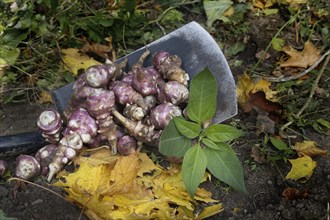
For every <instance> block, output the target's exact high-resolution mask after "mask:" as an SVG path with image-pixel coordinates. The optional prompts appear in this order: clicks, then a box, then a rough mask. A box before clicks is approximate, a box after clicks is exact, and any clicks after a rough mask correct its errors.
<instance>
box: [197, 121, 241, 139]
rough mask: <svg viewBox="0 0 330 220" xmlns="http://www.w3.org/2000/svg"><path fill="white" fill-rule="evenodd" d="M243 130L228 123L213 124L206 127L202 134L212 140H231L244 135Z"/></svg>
mask: <svg viewBox="0 0 330 220" xmlns="http://www.w3.org/2000/svg"><path fill="white" fill-rule="evenodd" d="M244 134H245V133H244V132H243V131H241V130H238V129H237V128H235V127H233V126H230V125H223V124H213V125H211V126H209V127H207V128H206V129H205V130H204V131H203V134H202V135H205V136H206V137H207V138H209V139H210V140H211V141H213V142H226V141H232V140H234V139H236V138H239V137H241V136H244Z"/></svg>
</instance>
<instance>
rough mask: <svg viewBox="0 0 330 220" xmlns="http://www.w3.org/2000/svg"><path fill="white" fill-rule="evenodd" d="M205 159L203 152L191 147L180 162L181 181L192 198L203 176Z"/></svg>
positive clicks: (195, 146) (196, 147)
mask: <svg viewBox="0 0 330 220" xmlns="http://www.w3.org/2000/svg"><path fill="white" fill-rule="evenodd" d="M206 165H207V158H206V156H205V153H204V150H203V149H202V148H201V147H200V146H199V145H198V144H196V145H194V146H193V147H191V148H190V149H189V150H188V151H187V152H186V154H185V156H184V158H183V162H182V179H183V182H184V183H185V185H186V188H187V191H188V193H189V194H190V195H191V196H192V197H193V196H194V194H195V192H196V190H197V188H198V186H199V184H200V182H201V181H202V178H203V176H204V174H205V170H206Z"/></svg>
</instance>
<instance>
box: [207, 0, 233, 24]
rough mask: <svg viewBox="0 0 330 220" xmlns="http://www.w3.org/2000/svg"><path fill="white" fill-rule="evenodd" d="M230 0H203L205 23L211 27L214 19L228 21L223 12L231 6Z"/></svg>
mask: <svg viewBox="0 0 330 220" xmlns="http://www.w3.org/2000/svg"><path fill="white" fill-rule="evenodd" d="M232 4H233V2H232V1H231V0H218V1H210V0H205V1H203V7H204V11H205V14H206V17H207V22H206V25H207V26H208V27H211V26H212V24H213V22H215V21H216V20H222V21H224V22H228V21H229V19H228V18H227V17H226V16H225V12H226V11H227V10H228V9H229V8H230V7H231V6H232Z"/></svg>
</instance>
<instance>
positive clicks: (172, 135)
mask: <svg viewBox="0 0 330 220" xmlns="http://www.w3.org/2000/svg"><path fill="white" fill-rule="evenodd" d="M190 147H191V140H190V139H189V138H186V137H185V136H183V135H182V134H181V133H180V132H179V131H178V129H177V128H176V127H175V124H174V122H173V120H171V121H170V122H169V123H168V125H167V126H166V128H165V129H164V130H163V132H162V135H161V137H160V143H159V152H160V153H161V154H163V155H166V156H171V157H183V155H184V154H185V153H186V151H187V150H188V149H189V148H190Z"/></svg>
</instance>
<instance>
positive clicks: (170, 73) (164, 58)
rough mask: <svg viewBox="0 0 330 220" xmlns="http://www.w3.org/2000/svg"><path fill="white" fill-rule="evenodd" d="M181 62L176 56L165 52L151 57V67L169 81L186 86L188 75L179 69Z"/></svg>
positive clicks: (159, 52)
mask: <svg viewBox="0 0 330 220" xmlns="http://www.w3.org/2000/svg"><path fill="white" fill-rule="evenodd" d="M181 65H182V61H181V59H180V57H178V56H177V55H170V54H169V53H168V52H166V51H158V52H157V53H155V54H154V57H153V66H154V67H155V69H156V70H158V71H159V73H161V74H162V75H163V76H164V78H165V79H168V80H169V81H178V82H179V83H181V84H182V85H184V86H188V80H189V75H188V74H187V73H186V72H185V71H184V70H183V69H182V68H181Z"/></svg>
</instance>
